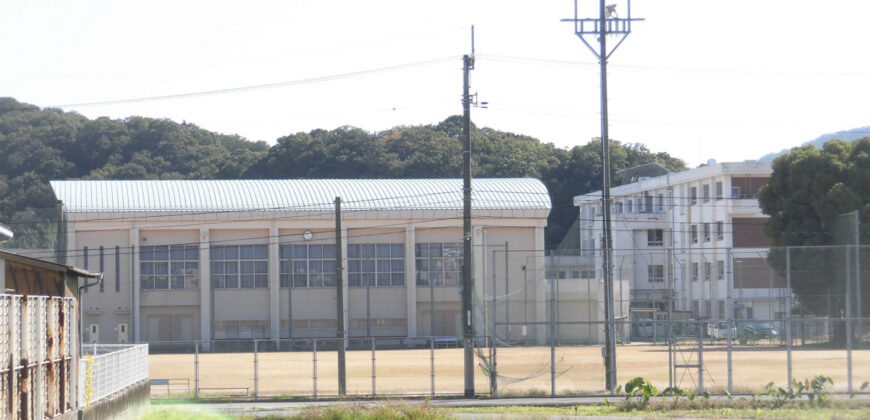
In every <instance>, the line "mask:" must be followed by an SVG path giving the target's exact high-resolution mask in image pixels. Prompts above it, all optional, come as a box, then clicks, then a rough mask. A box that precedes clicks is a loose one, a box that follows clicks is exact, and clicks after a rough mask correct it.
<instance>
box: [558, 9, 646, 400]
mask: <svg viewBox="0 0 870 420" xmlns="http://www.w3.org/2000/svg"><path fill="white" fill-rule="evenodd" d="M598 3H599V11H598V19H591V18H587V19H581V18H579V14H578V13H579V0H574V19H562V21H563V22H565V21H567V22H573V23H574V33H575V34H576V35H577V36H578V37H579V38H580V40H581V41H583V43H584V44H586V46H587V47H588V48H589V50H590V51H592V53H593V54H594V55H595V56H596V57H597V58H598V61H599V63H600V64H601V70H600V71H601V75H600V77H601V155H602V159H601V160H602V173H603V176H602V183H603V185H602V188H601V206H602V210H603V219H602V224H603V229H602V230H603V238H602V239H603V242H604V243H603V258H602V260H603V261H602V270H603V271H604V316H605V317H606V323H605V325H604V345H605V347H604V368H605V386H606V388H607V390H608V391H610V392H611V393H613V392H614V391H615V389H616V340H615V337H614V334H615V330H616V321H615V318H614V310H613V306H614V303H615V302H614V299H613V263H612V261H613V234H612V231H611V226H610V225H611V208H610V207H611V206H610V205H611V203H610V139H609V137H608V132H607V59H608V58H609V57H610V55H611V54H613V52H614V51H616V48H618V47H619V45H620V44H622V42H623V41H625V38H626V37H627V36H628V34H629V33H630V32H631V22H633V21H640V20H643V19H632V18H631V0H627V10H626V13H627V16H628V17H627V18H619V17H617V16H616V15H615V13H614V10H615V6H605V4H604V0H599V2H598ZM611 15H612V16H611ZM584 35H592V36H597V38H598V47H599V48H598V50H597V51H596V50H595V48H593V47H592V45H591V44H590V43H589V41H587V40H586V39H585V38H584ZM607 35H617V36H621V37H620V38H619V40H618V41H617V43H616V45H614V46H613V47H612V48H611V49H610V50H609V51H608V49H607Z"/></svg>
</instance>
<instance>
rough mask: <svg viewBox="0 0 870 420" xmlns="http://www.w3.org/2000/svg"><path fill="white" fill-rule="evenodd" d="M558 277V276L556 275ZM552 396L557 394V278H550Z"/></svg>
mask: <svg viewBox="0 0 870 420" xmlns="http://www.w3.org/2000/svg"><path fill="white" fill-rule="evenodd" d="M556 277H558V276H556ZM550 396H552V397H555V396H556V280H555V279H550Z"/></svg>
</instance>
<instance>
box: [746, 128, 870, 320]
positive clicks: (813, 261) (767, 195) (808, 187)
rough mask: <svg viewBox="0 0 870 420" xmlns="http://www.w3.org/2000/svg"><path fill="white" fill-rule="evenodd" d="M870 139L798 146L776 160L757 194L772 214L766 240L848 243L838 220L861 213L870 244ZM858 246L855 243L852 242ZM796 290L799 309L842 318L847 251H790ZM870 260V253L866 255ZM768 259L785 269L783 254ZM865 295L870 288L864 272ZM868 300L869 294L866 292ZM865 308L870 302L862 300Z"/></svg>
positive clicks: (800, 243)
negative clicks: (869, 227)
mask: <svg viewBox="0 0 870 420" xmlns="http://www.w3.org/2000/svg"><path fill="white" fill-rule="evenodd" d="M868 179H870V137H865V138H862V139H858V140H855V141H854V142H852V143H847V142H844V141H840V140H830V141H828V142H827V143H825V144H824V146H823V147H822V149H817V148H816V147H814V146H812V145H809V146H804V147H799V148H794V149H792V150H791V152H789V153H787V154H784V155H781V156H779V157H777V158H776V159H775V160H774V161H773V173H772V174H771V178H770V182H769V183H768V184H767V185H766V186H765V187H763V188H762V189H761V190H760V191H759V203H760V205H761V209H762V210H763V211H764V213H766V214H768V215H770V220H769V221H768V223H767V225H766V230H767V234H768V236H770V238H771V239H772V241H773V244H774V245H776V246H780V247H784V246H828V245H837V244H843V243H846V242H848V241H847V240H848V239H851V238H852V237H853V234H852V233H851V232H849V233H846V232H842V231H840V232H839V234H838V233H837V232H838V229H839V226H838V223H842V219H839V220H840V221H839V222H838V216H839V215H841V214H844V213H848V212H852V211H855V210H858V211H859V214H860V221H861V223H860V224H859V225H860V236H859V237H860V240H861V243H864V244H866V243H868V242H867V241H868V239H870V230H868V229H867V227H866V226H867V222H868V220H870V219H868V216H870V186H868V182H867V180H868ZM851 242H852V243H854V241H851ZM790 252H791V256H790V257H791V270H790V271H791V279H792V288H793V289H794V291H795V294H796V295H797V296H798V299H799V303H800V307H801V308H803V309H804V310H806V311H808V312H811V313H816V314H823V315H831V316H839V315H840V310H841V309H843V307H844V306H845V301H844V298H843V296H844V293H845V277H846V273H845V264H846V256H845V251H844V250H843V249H832V248H827V249H823V248H821V247H819V248H795V249H792V250H791V251H790ZM861 256H862V260H863V261H870V260H868V259H867V257H870V252H862V255H861ZM769 261H770V262H771V264H772V265H773V266H774V267H775V268H777V269H778V270H780V271H783V272H784V271H785V252H784V251H783V250H782V249H777V250H773V251H772V252H771V253H770V256H769ZM861 277H862V278H861V282H862V283H861V284H862V287H861V289H862V291H866V290H867V289H868V288H870V281H868V277H870V276H867V275H865V274H862V276H861ZM865 296H866V294H865ZM861 301H862V302H863V303H864V304H863V307H864V310H865V312H864V313H866V310H870V304H868V302H867V301H866V300H865V299H861Z"/></svg>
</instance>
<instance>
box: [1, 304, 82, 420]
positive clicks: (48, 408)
mask: <svg viewBox="0 0 870 420" xmlns="http://www.w3.org/2000/svg"><path fill="white" fill-rule="evenodd" d="M75 308H76V303H75V299H73V298H60V297H47V296H29V297H27V296H19V295H6V294H3V295H0V355H2V357H3V358H4V359H3V360H4V362H3V363H2V368H0V396H2V398H0V419H9V420H13V419H21V418H26V419H29V418H43V417H54V416H56V415H58V414H63V413H66V412H68V411H70V410H73V409H74V408H75V407H74V404H73V402H74V401H75V400H74V398H75V389H74V387H73V384H74V383H75V382H74V380H73V378H74V377H75V368H74V366H73V361H74V360H75V359H74V355H75V352H76V349H77V348H78V334H76V333H75V327H74V325H76V322H77V321H76V309H75Z"/></svg>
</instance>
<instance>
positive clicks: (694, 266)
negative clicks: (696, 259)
mask: <svg viewBox="0 0 870 420" xmlns="http://www.w3.org/2000/svg"><path fill="white" fill-rule="evenodd" d="M691 270H692V281H698V263H692V268H691Z"/></svg>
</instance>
